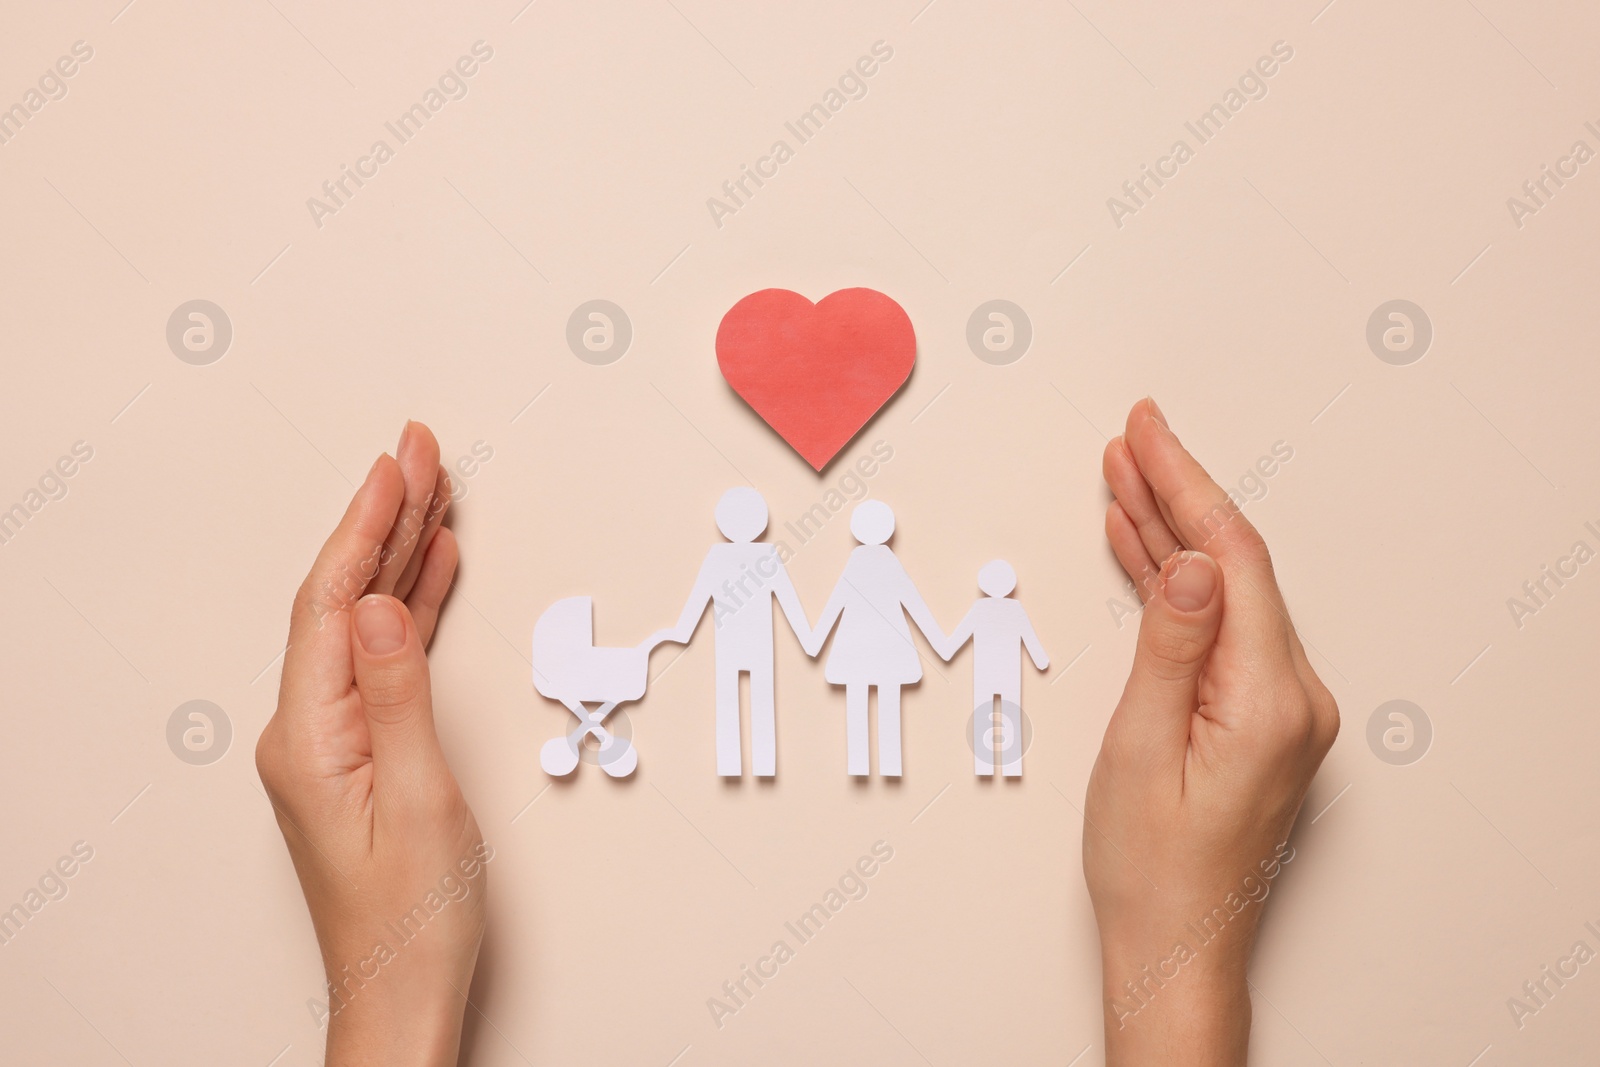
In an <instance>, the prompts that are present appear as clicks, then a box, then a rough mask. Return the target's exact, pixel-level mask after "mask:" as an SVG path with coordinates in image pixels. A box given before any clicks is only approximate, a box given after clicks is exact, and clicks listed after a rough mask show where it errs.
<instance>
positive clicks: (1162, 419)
mask: <svg viewBox="0 0 1600 1067" xmlns="http://www.w3.org/2000/svg"><path fill="white" fill-rule="evenodd" d="M1144 401H1145V403H1147V404H1149V405H1150V414H1152V415H1154V416H1155V417H1156V421H1157V422H1159V423H1160V424H1161V425H1162V426H1166V427H1167V429H1169V430H1170V429H1172V427H1170V426H1167V417H1166V416H1165V415H1163V414H1161V405H1159V404H1157V403H1156V398H1155V397H1153V396H1147V397H1145V398H1144Z"/></svg>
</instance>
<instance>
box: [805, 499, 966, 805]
mask: <svg viewBox="0 0 1600 1067" xmlns="http://www.w3.org/2000/svg"><path fill="white" fill-rule="evenodd" d="M850 532H851V533H852V534H854V535H855V538H856V540H857V541H858V542H860V544H859V545H858V546H857V547H856V548H855V549H854V550H852V551H851V553H850V558H849V560H848V561H846V563H845V567H844V573H843V574H842V575H840V576H839V584H838V585H836V586H834V589H833V595H832V596H830V597H829V598H828V605H827V607H825V608H823V609H822V618H821V619H819V620H818V621H817V625H816V627H815V628H814V629H813V630H812V637H811V640H810V641H809V642H805V649H806V652H807V653H808V654H810V655H813V656H815V655H816V654H817V653H818V652H820V651H821V650H822V643H823V642H824V641H825V640H827V637H828V634H829V632H830V631H832V630H833V629H834V626H835V624H837V625H838V632H837V633H834V635H833V650H832V652H830V653H829V655H828V662H827V665H826V667H825V669H824V672H823V677H825V678H827V680H828V681H829V682H830V683H832V684H833V685H842V686H844V687H845V688H844V700H845V740H846V751H847V768H848V771H847V773H849V774H853V775H865V774H867V773H868V770H867V698H868V695H869V694H870V691H871V690H872V689H874V688H876V689H877V690H878V773H879V774H882V775H884V776H885V777H889V778H898V777H900V687H901V686H903V685H915V684H916V683H917V682H919V681H921V679H922V660H921V658H920V655H919V653H918V652H917V646H916V645H915V644H913V643H912V640H911V630H910V628H909V627H908V626H906V615H907V614H908V613H909V614H910V616H911V619H912V621H913V622H915V623H916V624H917V628H918V629H920V630H921V631H922V634H923V636H924V637H926V638H927V639H928V643H929V644H930V645H932V646H933V647H934V649H935V650H938V649H939V648H940V647H941V646H942V645H943V644H944V643H945V640H946V638H945V636H944V631H943V630H941V629H939V624H938V623H937V622H936V621H934V618H933V613H932V612H931V611H929V610H928V605H927V604H926V603H925V602H924V601H923V599H922V594H921V593H919V592H917V587H916V585H915V584H914V583H913V582H912V581H911V576H910V575H909V574H907V573H906V570H905V568H904V567H902V566H901V565H900V560H899V559H897V558H896V557H895V554H894V550H893V549H891V548H890V547H889V546H888V544H887V542H888V540H889V538H890V537H891V536H892V535H893V534H894V512H893V511H891V510H890V509H889V505H888V504H885V503H883V502H882V501H881V500H866V501H863V502H862V503H860V504H858V505H857V506H856V509H855V511H853V512H852V513H851V515H850ZM956 647H958V648H959V647H960V646H959V645H958V646H956Z"/></svg>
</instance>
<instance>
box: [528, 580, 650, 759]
mask: <svg viewBox="0 0 1600 1067" xmlns="http://www.w3.org/2000/svg"><path fill="white" fill-rule="evenodd" d="M661 639H662V637H661V635H657V636H655V637H651V638H648V639H646V640H645V641H644V642H642V643H641V644H638V645H635V646H634V647H632V648H596V647H594V605H593V602H592V601H591V600H590V598H589V597H586V596H575V597H568V598H567V599H565V600H558V601H556V602H555V603H554V604H551V605H550V607H549V608H547V609H546V610H545V612H544V614H543V615H540V616H539V621H538V622H536V623H534V625H533V687H534V688H535V689H537V690H538V691H539V693H540V694H541V695H543V696H547V697H549V698H550V699H551V700H559V701H560V702H561V703H562V704H564V705H566V707H567V710H569V711H571V712H572V714H574V715H576V716H577V717H578V722H579V725H578V727H577V729H575V730H573V731H572V732H571V733H569V734H567V735H566V736H564V737H555V738H551V739H550V740H549V741H546V742H545V744H544V747H543V748H541V749H540V750H539V766H541V767H543V768H544V770H545V773H547V774H552V775H556V776H558V777H559V776H561V775H567V774H571V773H572V772H573V770H574V769H576V767H577V766H578V761H579V750H580V748H581V747H582V745H583V742H584V739H585V738H586V737H587V736H588V735H590V734H593V735H594V737H595V740H597V741H599V742H600V752H599V763H600V769H601V770H603V771H605V772H606V773H607V774H609V775H611V776H612V777H613V778H623V777H626V776H627V775H630V774H632V773H633V770H634V768H635V767H637V766H638V765H639V753H638V752H637V750H635V749H634V747H633V744H632V742H630V741H629V740H628V739H627V738H625V737H618V736H616V735H615V734H614V733H612V732H611V731H609V730H607V729H606V727H605V718H606V716H607V715H610V714H611V712H612V711H613V710H614V709H615V708H616V706H617V705H618V704H624V703H626V702H628V701H630V700H638V699H639V698H640V697H642V696H644V689H645V683H646V682H647V681H648V680H649V676H650V650H651V649H653V648H654V647H655V646H656V645H657V644H659V643H660V641H661ZM590 704H595V705H598V707H595V708H590V707H588V705H590Z"/></svg>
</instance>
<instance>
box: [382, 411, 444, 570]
mask: <svg viewBox="0 0 1600 1067" xmlns="http://www.w3.org/2000/svg"><path fill="white" fill-rule="evenodd" d="M395 459H397V460H399V462H400V470H401V473H403V474H404V475H405V483H406V497H405V502H404V503H403V504H402V505H401V506H400V514H399V516H398V517H397V518H396V519H395V523H394V529H393V530H391V531H390V533H389V537H388V539H387V540H386V541H385V542H384V545H383V558H382V559H381V560H380V566H379V568H378V576H377V577H376V578H374V579H373V580H372V582H371V584H370V585H369V586H368V589H367V591H368V592H371V593H385V594H392V593H393V592H394V590H395V585H396V583H397V582H398V581H399V578H400V576H401V575H402V574H404V573H405V569H406V564H408V563H410V562H411V557H412V555H413V554H414V553H415V552H416V549H417V538H418V537H419V536H420V535H421V533H422V530H423V528H424V527H425V526H427V524H428V509H429V506H430V504H431V502H432V500H433V487H434V483H435V482H437V481H438V478H439V442H438V441H436V440H434V436H433V431H432V430H430V429H428V428H427V427H426V426H424V425H423V424H422V423H420V422H407V423H406V426H405V429H404V430H402V431H400V444H399V446H398V447H397V448H396V449H395Z"/></svg>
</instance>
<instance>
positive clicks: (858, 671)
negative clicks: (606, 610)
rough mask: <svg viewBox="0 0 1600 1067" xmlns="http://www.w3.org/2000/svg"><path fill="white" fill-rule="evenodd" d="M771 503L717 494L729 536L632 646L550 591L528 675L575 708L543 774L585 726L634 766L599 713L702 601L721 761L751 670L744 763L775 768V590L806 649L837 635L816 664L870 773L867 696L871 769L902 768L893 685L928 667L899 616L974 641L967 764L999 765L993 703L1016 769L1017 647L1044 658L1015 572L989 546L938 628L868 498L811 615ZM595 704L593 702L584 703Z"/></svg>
mask: <svg viewBox="0 0 1600 1067" xmlns="http://www.w3.org/2000/svg"><path fill="white" fill-rule="evenodd" d="M767 518H768V513H767V504H766V501H765V500H763V499H762V497H761V494H760V493H758V492H756V491H755V490H754V489H749V488H735V489H730V490H728V491H727V493H725V494H723V497H722V500H721V501H720V502H719V503H718V504H717V510H716V521H717V528H718V529H719V530H721V531H722V535H723V536H724V537H725V538H726V539H727V540H726V542H724V543H722V544H717V545H713V546H712V547H711V550H710V551H709V552H707V553H706V557H705V561H704V562H703V563H702V564H701V566H700V571H699V574H698V575H697V576H696V578H695V582H694V585H693V587H692V588H691V590H690V593H689V598H688V601H687V602H686V603H685V604H684V608H683V611H682V613H681V614H680V615H679V617H678V622H677V624H676V625H675V626H673V627H672V628H670V629H667V630H661V631H659V632H657V633H655V634H653V635H652V636H651V637H649V638H647V639H646V640H645V641H643V642H641V643H640V644H638V645H635V646H633V647H631V648H596V647H595V646H594V628H593V606H592V604H591V602H590V600H589V598H588V597H569V598H567V599H565V600H558V601H556V602H555V603H554V604H552V605H551V606H550V607H549V608H548V609H547V610H546V611H545V612H544V614H543V615H541V616H540V617H539V621H538V622H537V623H535V625H534V630H533V681H534V687H535V688H536V689H537V690H538V691H539V692H540V693H541V694H543V695H544V696H546V697H549V698H551V699H553V700H558V701H560V702H561V703H562V704H564V705H565V706H566V707H567V708H568V709H569V710H570V711H571V712H572V713H573V715H575V716H577V718H578V720H579V725H578V727H577V728H576V729H575V730H573V731H572V732H571V733H569V734H567V735H565V736H563V737H557V738H553V739H552V740H550V741H548V742H546V743H545V745H544V747H543V749H541V751H540V754H539V762H540V765H541V766H542V767H543V768H544V769H545V771H546V772H547V773H549V774H551V775H556V776H561V775H566V774H570V773H571V772H572V771H573V769H574V768H576V767H577V765H578V762H579V746H580V745H582V744H583V742H584V739H585V738H586V737H587V736H589V735H591V734H592V735H593V736H594V737H595V738H596V740H597V741H599V743H600V749H599V757H598V759H599V763H600V766H601V768H602V769H603V770H604V771H605V772H606V773H607V774H609V775H612V776H613V777H623V776H625V775H628V774H631V773H633V770H634V768H635V767H636V766H637V765H638V753H637V751H636V750H635V749H634V748H633V746H632V744H631V743H630V742H629V741H627V740H626V739H624V738H620V737H617V736H615V735H614V734H612V733H610V732H609V731H608V730H607V729H606V728H605V726H604V720H605V718H606V716H607V715H609V714H610V713H611V712H612V710H613V709H615V708H616V706H617V705H618V704H621V703H624V702H626V701H630V700H637V699H639V698H640V697H641V696H643V695H644V691H645V686H646V683H647V681H648V676H649V666H650V652H651V650H652V649H653V648H655V647H656V646H657V645H658V644H661V643H662V642H665V641H671V642H675V643H678V644H687V643H688V642H689V641H690V640H691V639H692V638H693V637H694V634H695V631H696V630H697V629H698V628H699V626H700V623H701V621H702V620H703V618H704V616H705V614H706V608H707V606H708V605H709V606H710V607H711V609H712V612H711V613H712V618H713V622H712V628H713V632H714V638H713V642H714V645H715V672H716V687H715V688H716V742H717V773H718V774H719V775H722V776H724V777H739V776H741V775H742V774H743V753H742V751H741V739H740V729H739V711H740V707H739V706H740V699H739V676H740V675H741V674H747V675H749V678H750V747H751V750H752V751H751V769H752V772H753V773H754V774H755V775H756V776H757V777H772V776H773V775H775V774H776V773H777V752H778V749H777V744H778V739H777V697H776V693H775V687H774V684H773V614H774V612H773V601H776V602H777V606H778V608H780V609H781V610H782V611H783V615H784V619H785V620H786V621H787V622H788V624H789V627H790V628H791V629H792V630H793V631H794V633H795V636H796V637H797V638H798V639H799V641H800V645H801V647H802V648H803V649H804V650H805V652H806V655H808V656H811V657H815V656H817V655H818V654H819V653H820V652H821V651H822V648H823V645H824V644H826V643H827V642H828V640H829V638H830V636H831V638H832V647H831V648H830V649H829V652H828V659H827V663H826V665H825V667H824V671H823V676H824V677H825V678H826V679H827V681H828V682H829V683H830V684H832V685H836V686H843V687H844V690H845V740H846V770H847V773H849V774H851V775H867V774H869V773H870V770H869V760H868V744H867V718H868V715H867V709H868V707H869V701H868V697H869V694H870V691H871V690H872V689H876V690H877V693H878V773H879V774H880V775H883V776H885V777H895V778H897V777H899V776H900V773H901V746H900V689H901V687H902V686H905V685H911V684H914V683H916V682H918V681H920V680H921V678H922V661H921V656H920V654H919V653H918V652H917V648H916V645H915V643H914V642H913V639H912V636H911V630H910V627H909V626H908V625H907V617H908V616H909V617H910V620H911V622H913V623H915V624H916V626H917V628H918V629H919V630H920V631H921V632H922V634H923V636H924V637H925V638H927V641H928V643H929V644H930V645H931V646H932V647H933V649H934V651H935V652H936V653H937V654H938V655H939V657H940V658H941V659H944V660H949V659H951V658H952V657H953V656H954V655H955V654H956V653H957V652H958V651H960V649H961V648H962V647H963V646H965V645H966V644H967V643H969V642H970V643H971V644H972V646H973V703H974V706H975V708H976V709H977V711H975V712H974V716H973V737H972V749H973V754H974V757H973V758H974V763H973V769H974V771H975V773H977V774H979V775H994V774H995V771H996V761H995V740H996V735H995V731H994V729H993V724H992V714H993V708H994V706H995V704H996V703H997V702H998V704H999V706H1000V709H1001V710H1000V714H1001V723H1002V724H1001V732H1000V735H999V736H1000V737H1001V738H1002V739H1004V740H1003V742H1002V746H1001V748H1002V753H1003V755H1004V758H1003V760H1002V761H1001V768H1000V769H1001V773H1003V774H1004V775H1006V776H1009V777H1014V776H1017V775H1020V774H1021V773H1022V748H1023V745H1022V744H1021V743H1020V738H1021V731H1022V722H1021V705H1022V652H1023V650H1024V649H1025V650H1026V651H1027V653H1028V655H1029V656H1030V657H1031V658H1032V660H1033V663H1034V666H1035V667H1037V668H1038V669H1039V670H1041V671H1043V670H1045V669H1047V668H1048V667H1049V663H1050V661H1049V658H1048V657H1047V656H1046V654H1045V651H1044V647H1043V646H1042V645H1041V644H1040V643H1039V637H1038V635H1037V634H1036V633H1035V632H1034V630H1033V625H1032V623H1031V622H1030V621H1029V619H1028V613H1027V611H1026V610H1024V609H1023V607H1022V605H1021V604H1020V603H1018V602H1017V601H1016V600H1014V599H1012V598H1011V592H1012V591H1013V590H1014V589H1015V587H1016V572H1015V571H1013V570H1012V568H1011V565H1010V564H1009V563H1006V562H1005V561H1004V560H994V561H992V562H990V563H988V564H986V565H985V566H984V567H983V568H982V569H981V570H980V571H979V572H978V587H979V589H980V590H981V591H982V592H983V594H984V595H983V596H982V597H980V598H979V599H978V600H977V601H976V602H975V603H973V605H972V607H971V608H970V609H969V610H968V611H967V613H966V615H965V616H964V617H963V618H962V620H961V622H960V623H958V624H957V626H956V628H955V630H954V631H953V632H952V633H950V634H948V635H946V634H945V633H944V631H943V630H942V629H940V627H939V623H938V621H937V620H936V619H935V618H934V616H933V613H932V612H931V611H930V610H929V609H928V605H927V603H926V602H925V601H924V600H923V598H922V594H921V593H919V592H918V591H917V588H916V585H915V583H914V582H913V581H912V580H911V576H910V575H909V574H907V573H906V571H905V568H904V567H902V566H901V564H900V561H899V559H898V558H896V556H895V554H894V550H893V549H891V548H890V547H889V544H888V542H889V539H890V537H891V536H892V535H893V534H894V512H893V511H891V510H890V508H889V506H888V505H887V504H885V503H883V502H882V501H878V500H867V501H863V502H862V503H861V504H859V505H857V506H856V508H855V510H854V512H853V513H852V514H851V516H850V532H851V533H852V534H853V535H854V536H855V539H856V541H857V542H858V545H857V547H856V548H855V549H854V550H852V551H851V553H850V556H849V559H848V560H847V562H846V563H845V568H844V572H843V573H842V574H841V575H840V577H839V581H838V583H837V584H836V585H835V586H834V589H833V593H832V595H830V596H829V597H828V603H827V605H826V606H825V607H824V608H823V609H822V616H821V618H820V619H819V620H818V622H817V624H816V626H815V627H813V626H811V625H810V624H809V622H808V621H807V618H806V614H805V610H804V608H803V607H802V606H801V603H800V596H799V594H798V593H797V592H796V591H795V587H794V583H793V582H792V581H791V580H790V578H789V573H788V571H787V569H785V567H784V565H783V561H782V560H781V559H780V558H779V555H778V550H777V547H776V546H774V545H772V544H770V543H767V542H762V541H757V540H756V538H758V537H760V536H761V534H762V532H763V531H765V530H766V527H767ZM590 704H596V705H599V706H598V707H597V708H594V709H591V708H589V707H588V705H590Z"/></svg>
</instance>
